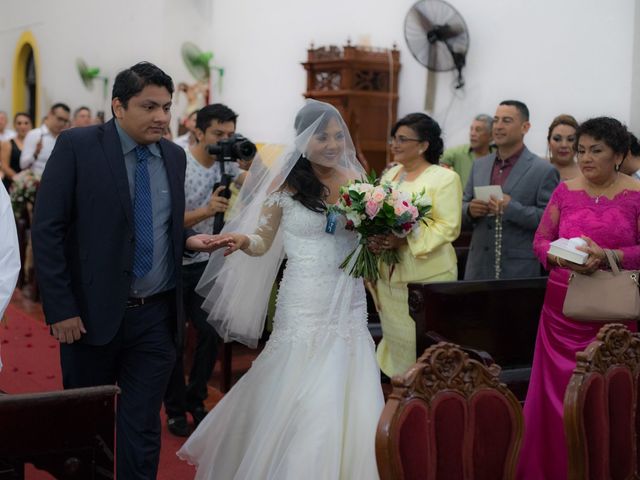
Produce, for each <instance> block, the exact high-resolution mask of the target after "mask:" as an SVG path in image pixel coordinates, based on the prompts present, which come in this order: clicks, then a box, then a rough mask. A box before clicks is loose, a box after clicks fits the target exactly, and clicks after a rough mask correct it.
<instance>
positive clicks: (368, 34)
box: [211, 0, 640, 154]
mask: <svg viewBox="0 0 640 480" xmlns="http://www.w3.org/2000/svg"><path fill="white" fill-rule="evenodd" d="M449 1H450V3H451V4H452V5H453V6H454V7H455V8H456V9H457V10H458V11H459V12H460V13H461V15H462V16H463V17H464V19H465V21H466V23H467V26H468V28H469V35H470V42H471V46H470V50H469V55H468V57H467V67H466V68H465V70H464V77H465V80H466V86H465V87H464V89H462V90H455V89H454V88H453V87H452V85H453V83H454V81H455V75H454V73H453V72H451V73H441V74H437V94H436V102H435V112H434V116H435V118H436V119H437V120H438V121H439V122H441V125H442V126H443V130H444V132H445V135H446V143H447V145H455V144H458V143H462V142H466V141H467V137H468V133H467V132H468V126H469V123H470V121H471V119H472V118H473V116H474V115H475V114H477V113H481V112H486V113H489V114H493V113H494V111H495V107H496V105H497V103H498V102H499V101H500V100H503V99H506V98H516V99H521V100H523V101H525V102H526V103H527V104H528V106H529V108H530V110H531V123H532V128H531V131H530V133H529V134H528V136H527V138H526V141H527V144H528V145H529V146H530V147H531V148H532V149H533V150H534V151H536V152H537V153H539V154H544V153H545V150H546V134H547V128H548V125H549V123H550V122H551V120H552V119H553V117H555V116H556V115H558V114H560V113H571V114H573V115H575V116H576V117H577V118H578V119H579V120H583V119H586V118H588V117H590V116H595V115H601V114H607V115H613V116H616V117H618V118H620V119H621V120H623V121H625V122H628V121H629V120H630V112H631V109H630V104H631V76H632V61H631V58H632V50H633V40H634V1H633V0H611V1H610V2H606V3H602V2H599V1H597V0H563V1H562V2H558V1H556V0H537V1H535V2H532V1H526V0H485V1H483V2H478V1H477V0H449ZM413 3H414V2H413V0H396V1H383V0H375V1H371V0H351V1H345V0H324V1H323V2H322V3H321V4H318V3H316V2H309V1H299V0H272V1H270V2H262V1H259V0H244V1H239V2H225V1H216V2H214V9H213V19H212V25H213V29H212V36H211V45H212V48H213V49H214V51H215V52H216V56H217V58H218V59H219V61H220V62H221V63H222V64H223V65H225V67H226V68H227V72H228V75H227V79H226V82H227V83H226V85H225V91H224V92H223V94H222V95H221V98H222V100H223V101H225V102H228V103H229V105H232V106H233V108H235V109H237V110H238V111H239V112H241V115H242V117H243V118H244V119H245V121H246V122H247V123H248V124H250V125H248V126H247V128H246V129H245V131H246V133H248V134H250V135H253V136H254V137H255V138H258V139H261V140H263V139H264V140H267V139H269V140H272V139H276V140H277V139H280V138H286V135H287V133H288V132H289V131H290V125H291V123H292V115H293V113H294V112H295V110H296V109H297V108H298V107H299V105H300V104H301V101H302V100H301V98H302V97H301V94H302V92H303V91H304V89H305V86H306V80H305V79H306V77H305V72H304V69H303V67H302V66H301V65H300V62H303V61H305V59H306V49H307V48H308V46H309V43H310V42H311V41H313V42H314V43H315V45H316V46H320V45H328V44H334V45H344V43H345V42H346V39H347V38H351V40H352V41H353V42H354V43H358V40H359V39H360V38H365V39H368V40H369V41H370V43H371V45H373V46H378V47H391V45H392V44H393V43H394V42H396V43H397V45H398V48H399V49H400V51H401V56H400V58H401V62H402V69H401V72H400V79H399V94H400V101H399V114H400V115H403V114H406V113H410V112H412V111H420V110H422V109H423V108H424V97H425V84H426V70H425V69H424V68H423V67H422V66H421V65H420V64H418V62H417V61H416V60H415V59H414V58H413V57H412V56H411V53H410V52H409V51H408V49H407V47H406V44H405V41H404V34H403V24H404V17H405V15H406V12H407V11H408V9H409V8H410V7H411V5H412V4H413ZM230 19H234V20H235V21H230ZM636 28H638V29H640V25H639V26H638V27H636ZM638 75H640V74H636V77H638ZM639 81H640V80H639Z"/></svg>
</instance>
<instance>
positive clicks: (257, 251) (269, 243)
mask: <svg viewBox="0 0 640 480" xmlns="http://www.w3.org/2000/svg"><path fill="white" fill-rule="evenodd" d="M283 195H284V193H282V192H274V193H271V194H270V195H269V196H267V198H266V199H265V200H264V202H263V203H262V207H261V208H259V209H258V208H257V205H256V217H257V218H256V219H255V223H254V225H255V228H254V229H253V232H251V231H248V232H247V231H245V232H242V231H241V233H245V235H247V236H248V237H249V239H250V241H251V244H250V246H249V248H248V249H245V250H244V253H243V252H236V253H234V254H232V255H229V256H228V257H223V256H222V250H218V251H216V252H214V253H213V254H212V255H211V259H210V260H209V264H208V265H207V269H205V273H204V274H203V275H202V277H201V279H200V282H199V283H198V287H197V289H196V291H197V292H198V293H199V294H200V295H202V296H203V297H204V302H203V303H202V308H203V309H204V310H205V311H207V312H209V316H208V317H207V321H208V322H209V323H210V324H211V325H213V327H214V328H215V329H216V331H217V332H218V334H219V335H220V337H221V338H222V339H223V340H224V341H225V342H229V341H236V342H240V343H243V344H244V345H247V346H249V347H252V348H255V347H256V346H257V344H258V340H259V339H260V337H261V336H262V331H263V330H264V322H265V319H266V316H267V308H268V305H269V296H270V295H271V283H272V282H273V281H274V279H275V278H276V275H277V273H278V269H279V268H280V264H281V263H282V259H283V257H284V248H283V241H282V233H281V231H280V228H279V226H280V220H281V218H282V206H281V199H282V196H283ZM257 210H259V212H260V213H259V215H257V214H258V211H257ZM246 214H247V212H245V215H246ZM232 226H233V225H232ZM245 254H246V255H245ZM247 298H250V299H251V301H247Z"/></svg>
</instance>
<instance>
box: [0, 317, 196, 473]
mask: <svg viewBox="0 0 640 480" xmlns="http://www.w3.org/2000/svg"><path fill="white" fill-rule="evenodd" d="M6 316H7V319H8V322H7V325H5V326H1V327H0V358H2V363H3V368H2V371H1V372H0V390H3V391H5V392H7V393H32V392H44V391H52V390H61V389H62V376H61V372H60V358H59V352H58V351H59V348H58V343H57V342H56V341H55V340H54V339H53V337H51V336H50V335H49V328H48V327H46V326H45V325H43V323H42V322H41V321H39V320H35V319H34V318H32V317H31V316H29V315H28V314H26V313H24V312H23V311H21V310H20V309H18V308H17V307H15V306H14V305H9V308H8V309H7V312H6ZM183 442H184V439H182V438H177V437H174V436H173V435H171V434H170V433H168V431H167V429H166V418H165V416H164V412H162V450H161V453H160V468H159V470H158V480H189V479H192V478H193V477H194V472H195V469H194V468H193V467H191V466H190V465H188V464H187V463H186V462H182V461H180V460H179V459H178V457H176V454H175V452H176V451H177V450H178V449H179V448H180V446H181V445H182V443H183ZM25 473H26V480H44V479H51V478H53V477H52V476H51V475H49V474H47V473H45V472H42V471H40V470H36V469H35V468H33V467H28V468H27V471H26V472H25Z"/></svg>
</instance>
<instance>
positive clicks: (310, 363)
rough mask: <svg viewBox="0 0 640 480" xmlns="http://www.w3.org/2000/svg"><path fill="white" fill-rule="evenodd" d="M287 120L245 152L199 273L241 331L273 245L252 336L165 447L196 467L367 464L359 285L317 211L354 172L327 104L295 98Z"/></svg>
mask: <svg viewBox="0 0 640 480" xmlns="http://www.w3.org/2000/svg"><path fill="white" fill-rule="evenodd" d="M295 127H296V134H297V137H296V140H295V142H294V145H295V147H294V148H293V149H292V151H290V152H288V153H287V154H285V155H283V156H281V157H280V158H279V159H278V160H276V161H275V162H274V163H273V164H272V165H270V166H267V165H265V164H264V163H262V162H260V161H259V159H258V160H254V165H252V167H251V170H250V172H249V176H248V178H247V181H246V182H245V185H244V186H243V188H242V191H241V194H240V198H239V200H238V204H237V206H236V207H235V210H234V213H235V216H234V220H232V221H231V222H230V223H229V224H228V225H227V226H226V227H225V229H224V230H223V232H222V234H221V240H220V241H219V243H220V244H221V245H222V246H224V247H226V248H225V250H224V252H223V251H222V250H220V251H218V252H216V254H214V255H213V256H212V258H211V261H210V263H209V266H208V267H207V271H205V274H204V275H203V279H202V280H201V282H200V285H199V290H200V292H201V293H202V294H203V296H206V301H205V304H204V305H203V308H205V309H206V310H207V311H210V315H209V318H210V320H209V321H210V322H211V323H213V324H214V326H215V327H216V329H217V330H218V332H219V333H220V334H221V336H222V337H223V338H225V340H228V339H234V340H238V341H242V342H243V343H246V344H248V345H255V344H256V343H257V339H258V338H259V336H260V334H261V332H262V329H263V326H264V318H265V313H266V305H267V301H268V295H269V291H270V286H271V284H272V282H273V280H274V278H275V275H276V273H277V270H278V267H279V265H280V262H281V261H282V258H283V255H284V254H286V257H287V264H286V268H285V271H284V275H283V278H282V281H281V282H280V288H279V293H278V301H277V307H276V314H275V318H274V322H273V332H272V333H271V336H270V338H269V341H268V342H267V345H266V347H265V349H264V350H263V352H262V353H261V354H260V355H259V356H258V358H257V359H256V360H255V362H254V363H253V365H252V367H251V369H250V370H249V371H248V372H247V373H246V374H245V375H244V376H243V377H242V379H241V380H240V381H239V382H238V383H237V384H236V385H235V386H234V387H233V388H232V389H231V391H230V392H229V393H227V394H226V395H225V396H224V398H223V399H222V400H221V401H220V403H219V404H218V405H217V406H216V407H215V408H214V409H213V410H212V411H211V412H210V413H209V414H208V415H207V417H206V418H205V419H204V420H203V421H202V423H200V425H199V426H198V428H197V429H196V430H195V431H194V432H193V434H192V435H191V437H190V438H189V439H188V440H187V442H186V443H185V444H184V446H183V447H182V448H181V449H180V451H179V452H178V455H179V456H180V457H181V458H183V459H185V460H187V461H189V462H190V463H192V464H194V465H196V466H197V475H196V478H197V479H219V480H231V479H233V480H240V479H243V480H266V479H271V480H301V479H306V480H334V479H335V480H338V479H339V480H360V479H362V480H371V479H377V478H378V473H377V468H376V460H375V431H376V426H377V423H378V417H379V415H380V412H381V410H382V407H383V396H382V391H381V387H380V373H379V370H378V367H377V364H376V360H375V350H374V344H373V341H372V339H371V336H370V334H369V331H368V329H367V311H366V300H365V292H364V286H363V283H362V280H361V279H354V278H351V277H349V276H348V275H346V274H345V273H344V271H343V270H340V269H339V265H340V263H341V262H342V261H343V260H344V258H345V257H346V256H347V254H348V253H349V252H350V251H351V250H352V249H353V248H354V247H355V246H356V245H357V243H358V239H357V237H356V235H355V234H354V233H353V232H349V231H347V230H345V229H344V221H343V220H341V219H337V225H335V229H332V228H331V227H332V225H331V223H332V222H331V220H332V218H331V217H329V216H327V214H326V205H327V204H331V203H334V202H335V201H336V200H337V196H338V194H339V187H340V185H343V184H346V183H348V182H349V181H350V180H353V179H354V178H359V177H361V176H362V175H363V173H364V172H363V171H362V169H361V167H360V165H359V163H358V162H357V159H356V158H355V150H354V148H353V144H352V142H351V139H350V137H349V133H348V129H347V127H346V125H345V124H344V121H343V120H342V118H341V117H340V114H339V113H338V111H337V110H336V109H335V108H333V107H332V106H330V105H328V104H325V103H322V102H317V101H313V100H309V101H307V103H306V104H305V106H304V107H303V108H302V109H301V110H300V111H299V112H298V114H297V116H296V121H295ZM236 250H242V252H236ZM234 252H236V253H234Z"/></svg>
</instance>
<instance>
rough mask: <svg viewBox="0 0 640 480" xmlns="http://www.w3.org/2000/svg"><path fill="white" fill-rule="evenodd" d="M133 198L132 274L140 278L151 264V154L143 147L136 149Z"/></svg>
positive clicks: (147, 271)
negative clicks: (134, 241)
mask: <svg viewBox="0 0 640 480" xmlns="http://www.w3.org/2000/svg"><path fill="white" fill-rule="evenodd" d="M136 156H137V157H138V162H137V163H136V177H135V192H134V194H135V197H134V200H133V221H134V225H135V231H136V232H135V233H136V243H135V252H134V257H133V274H134V275H135V276H136V278H142V277H144V276H145V275H146V274H147V273H149V270H151V265H152V264H153V207H152V205H151V180H150V178H149V167H148V163H149V162H148V160H149V158H150V157H151V152H150V151H149V149H148V148H147V147H146V146H144V145H138V146H137V147H136Z"/></svg>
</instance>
